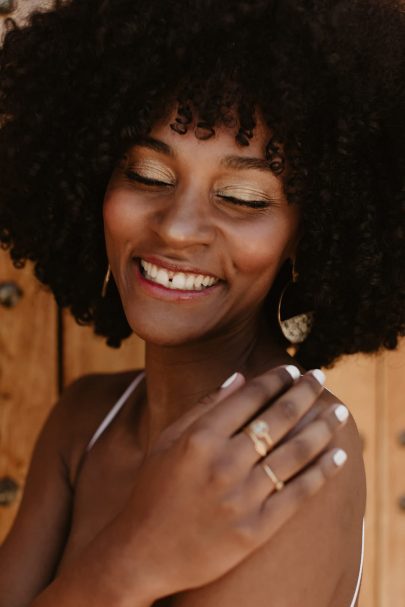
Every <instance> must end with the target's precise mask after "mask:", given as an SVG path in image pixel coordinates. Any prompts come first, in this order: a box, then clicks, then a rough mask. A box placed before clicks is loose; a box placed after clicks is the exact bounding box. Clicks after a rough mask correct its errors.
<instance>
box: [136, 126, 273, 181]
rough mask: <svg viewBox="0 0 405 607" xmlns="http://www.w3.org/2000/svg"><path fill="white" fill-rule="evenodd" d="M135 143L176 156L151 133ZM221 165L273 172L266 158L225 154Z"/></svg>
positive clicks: (137, 139) (166, 154)
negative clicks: (151, 135)
mask: <svg viewBox="0 0 405 607" xmlns="http://www.w3.org/2000/svg"><path fill="white" fill-rule="evenodd" d="M132 143H133V145H136V146H141V147H144V148H148V149H150V150H153V151H154V152H160V153H161V154H164V155H165V156H170V157H172V158H174V157H175V155H176V154H175V152H174V150H173V148H171V147H170V145H168V144H167V143H164V142H163V141H160V140H159V139H155V138H154V137H150V136H149V135H144V136H140V137H137V138H136V139H134V140H133V142H132ZM220 164H221V166H224V167H225V168H228V169H235V170H240V171H242V170H246V169H256V170H258V171H266V172H267V173H272V171H271V169H270V163H269V161H268V160H265V159H264V158H253V157H250V156H234V155H232V156H225V158H223V159H222V160H221V162H220Z"/></svg>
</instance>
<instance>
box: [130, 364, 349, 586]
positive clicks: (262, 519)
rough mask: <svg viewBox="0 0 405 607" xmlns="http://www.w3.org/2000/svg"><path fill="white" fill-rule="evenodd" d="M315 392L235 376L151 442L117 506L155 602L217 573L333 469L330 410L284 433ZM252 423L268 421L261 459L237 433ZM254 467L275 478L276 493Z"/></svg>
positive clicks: (279, 374) (284, 379) (281, 374)
mask: <svg viewBox="0 0 405 607" xmlns="http://www.w3.org/2000/svg"><path fill="white" fill-rule="evenodd" d="M322 390H323V387H322V385H321V384H320V383H319V382H318V381H317V379H316V377H315V376H314V375H313V374H312V372H308V373H306V374H305V375H303V376H302V377H301V378H299V379H298V380H297V381H296V382H294V381H293V379H292V377H291V375H290V374H289V373H288V371H286V368H285V367H277V368H275V369H272V370H270V371H268V372H266V373H264V374H263V375H261V376H259V377H257V378H255V379H253V380H251V381H249V382H248V383H245V382H244V378H243V377H242V376H241V375H238V377H237V378H236V380H235V381H234V382H233V384H231V386H229V387H228V388H226V389H221V390H219V391H218V392H217V393H215V394H214V395H211V396H210V397H208V398H207V399H204V401H203V402H200V403H198V404H197V405H196V407H194V408H193V409H192V410H191V411H189V412H188V413H187V414H186V415H185V416H183V417H182V418H180V419H179V420H177V421H176V422H175V423H174V424H172V425H171V426H169V427H168V428H166V430H165V431H164V432H163V433H162V434H161V435H160V437H159V439H158V440H157V442H156V443H155V444H154V447H153V450H152V452H151V453H150V454H149V455H148V456H147V458H146V459H145V461H144V463H143V464H142V466H141V467H140V469H139V472H138V473H137V476H136V479H135V486H134V489H133V493H132V496H131V499H130V501H129V502H128V504H127V509H126V515H127V516H129V517H130V518H131V519H132V521H133V522H134V524H135V527H137V526H138V534H137V538H138V546H139V545H140V544H139V541H140V542H141V545H142V553H143V554H145V558H146V559H147V563H148V571H150V573H151V576H152V577H153V578H154V580H155V588H156V590H157V592H158V593H160V594H159V596H166V595H168V594H173V593H175V592H179V591H181V590H185V589H188V588H192V587H196V586H201V585H205V584H207V583H209V582H211V581H213V580H214V579H217V578H218V577H220V576H222V575H224V574H225V573H227V572H228V571H229V570H230V569H232V568H233V567H235V566H236V565H237V564H238V563H239V562H241V561H242V560H243V559H244V558H246V557H247V556H248V555H249V554H250V553H251V552H253V551H254V550H256V549H257V548H258V547H260V546H261V545H262V544H263V543H265V542H268V540H269V539H270V538H271V537H272V535H274V534H275V533H276V531H277V530H278V529H279V528H280V527H281V526H282V525H283V524H284V523H285V522H286V521H287V520H288V519H289V518H290V517H291V516H292V515H293V514H294V513H295V512H296V511H297V510H298V509H299V508H300V506H301V505H302V504H303V503H304V502H305V500H306V499H307V498H308V497H309V496H311V495H313V494H314V493H316V492H317V491H319V489H320V488H321V487H322V486H323V485H324V483H326V482H328V479H330V478H332V477H333V476H334V475H335V474H336V472H337V471H338V470H339V469H340V468H339V467H338V466H337V465H336V464H335V463H334V461H333V459H332V456H333V455H334V453H335V452H336V451H337V450H336V449H333V450H332V451H327V445H328V443H329V442H330V440H331V439H332V437H333V435H334V433H335V432H336V430H337V428H338V427H340V426H342V425H343V423H345V422H340V421H339V420H338V419H337V417H336V416H335V415H334V410H335V409H336V407H337V406H338V404H339V403H337V404H336V405H332V406H330V407H329V408H328V409H327V410H325V411H324V412H323V413H322V414H321V415H320V416H319V417H318V418H317V419H315V420H314V421H311V422H310V423H308V424H307V425H306V426H305V427H304V428H303V429H302V430H300V431H299V432H298V433H296V434H294V435H293V436H291V431H292V430H293V429H294V427H295V426H296V425H297V424H298V422H299V421H300V420H302V417H303V416H304V415H305V414H306V413H307V412H309V410H310V409H311V408H313V407H314V405H315V403H316V402H317V400H318V398H319V396H320V394H321V392H322ZM270 402H271V406H269V403H270ZM255 418H256V419H262V420H265V421H266V422H267V423H268V425H269V428H270V434H271V437H272V439H273V440H274V446H273V448H272V450H271V451H270V452H269V454H268V455H267V456H266V457H264V458H262V457H261V456H260V455H259V454H258V453H257V452H256V450H255V448H254V444H253V442H252V440H251V438H250V437H249V436H248V435H247V434H246V433H245V432H244V431H243V428H244V427H245V426H246V425H247V424H248V423H249V422H250V421H252V419H255ZM289 433H290V434H289ZM287 434H289V435H290V436H291V438H290V439H289V440H285V441H284V442H282V439H283V438H285V436H286V435H287ZM262 464H268V465H269V466H270V467H271V469H272V470H274V472H275V474H276V475H277V477H278V478H279V479H280V480H282V481H284V483H285V486H284V488H283V489H282V490H281V491H276V490H275V486H274V483H273V481H272V480H271V479H270V478H269V476H267V474H266V473H265V471H264V469H263V466H262ZM309 464H310V465H309ZM140 537H141V538H142V540H140V539H139V538H140Z"/></svg>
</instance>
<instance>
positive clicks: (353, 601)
mask: <svg viewBox="0 0 405 607" xmlns="http://www.w3.org/2000/svg"><path fill="white" fill-rule="evenodd" d="M363 560H364V517H363V529H362V535H361V557H360V571H359V577H358V578H357V585H356V590H355V591H354V597H353V600H352V602H351V605H350V607H354V605H355V603H356V600H357V597H358V594H359V590H360V581H361V575H362V573H363Z"/></svg>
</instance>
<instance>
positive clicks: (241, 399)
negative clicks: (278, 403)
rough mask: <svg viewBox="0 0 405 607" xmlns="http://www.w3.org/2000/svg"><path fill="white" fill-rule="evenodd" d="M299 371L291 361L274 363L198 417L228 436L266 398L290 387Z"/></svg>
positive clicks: (255, 410)
mask: <svg viewBox="0 0 405 607" xmlns="http://www.w3.org/2000/svg"><path fill="white" fill-rule="evenodd" d="M300 375H301V374H300V371H299V370H298V368H297V367H295V366H293V365H283V366H280V367H275V368H273V369H271V370H270V371H267V372H266V373H264V374H263V375H259V376H258V377H256V378H255V379H253V380H251V381H250V382H247V383H246V384H245V385H244V386H242V387H241V388H240V389H239V390H237V391H236V392H235V393H232V394H231V395H227V397H226V398H224V399H222V402H221V406H220V407H216V408H214V409H211V410H210V411H208V412H207V413H206V414H205V415H204V416H203V418H201V421H203V423H204V425H208V426H210V427H211V428H215V431H216V432H217V433H218V434H223V435H225V436H230V435H231V434H233V433H234V432H235V431H237V430H238V428H240V426H241V425H242V424H243V423H245V422H246V420H247V419H249V418H250V417H251V416H252V415H254V414H255V413H256V412H257V411H258V410H259V409H260V408H261V407H262V406H263V405H265V404H266V403H267V402H268V401H269V400H270V399H274V398H276V397H277V396H279V395H280V394H282V393H283V392H284V391H285V390H287V389H288V388H290V387H291V386H292V385H293V383H294V381H296V380H297V379H298V377H300Z"/></svg>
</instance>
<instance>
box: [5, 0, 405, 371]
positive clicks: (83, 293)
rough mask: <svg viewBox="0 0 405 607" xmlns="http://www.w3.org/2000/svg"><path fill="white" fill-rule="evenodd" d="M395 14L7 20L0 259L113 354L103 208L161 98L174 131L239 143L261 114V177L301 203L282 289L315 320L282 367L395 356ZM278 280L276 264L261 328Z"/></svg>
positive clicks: (117, 315) (137, 3)
mask: <svg viewBox="0 0 405 607" xmlns="http://www.w3.org/2000/svg"><path fill="white" fill-rule="evenodd" d="M404 19H405V13H404V8H403V5H402V2H401V0H389V1H388V0H279V1H275V0H250V1H248V0H245V1H239V0H221V2H219V1H218V0H175V1H174V0H173V1H168V0H69V1H62V0H56V2H55V5H54V7H53V9H52V10H50V11H48V12H39V11H36V12H35V13H33V14H32V15H31V17H30V20H29V22H28V23H27V24H26V25H25V26H20V27H18V26H17V25H16V24H15V22H14V21H13V20H11V19H8V20H7V21H6V29H7V33H6V35H5V38H4V42H3V46H2V48H1V50H0V125H1V128H0V167H1V177H0V242H1V243H2V247H3V248H5V249H9V250H10V255H11V258H12V260H13V262H14V264H15V265H16V266H17V267H21V266H23V265H24V263H25V260H31V261H33V262H34V263H35V275H36V277H37V278H38V279H39V280H40V281H42V283H44V284H45V285H48V287H49V288H50V289H51V290H52V292H53V293H54V295H55V298H56V301H57V303H58V305H59V306H61V307H69V308H70V310H71V312H72V314H73V316H74V317H75V318H76V320H77V322H78V323H79V324H90V323H91V324H93V325H94V330H95V332H96V333H97V334H99V335H103V336H106V337H107V338H108V339H107V343H108V344H109V345H110V346H112V347H119V346H120V344H121V340H122V339H124V338H126V337H128V336H129V335H130V334H131V328H130V326H129V324H128V322H127V320H126V318H125V315H124V312H123V309H122V305H121V301H120V298H119V294H118V291H117V289H116V287H115V285H114V284H112V285H110V287H109V290H108V295H107V297H106V298H105V299H103V298H102V297H101V295H100V291H101V285H102V282H103V277H104V274H105V271H106V268H107V263H108V261H107V257H106V251H105V243H104V232H103V222H102V201H103V197H104V193H105V189H106V186H107V183H108V180H109V178H110V175H111V173H112V170H113V168H114V166H115V165H116V163H117V161H118V160H119V159H120V158H121V157H122V154H123V152H124V151H125V150H126V149H127V148H128V146H129V145H130V144H131V142H133V141H134V139H135V138H136V137H137V136H140V135H142V134H147V133H148V132H149V131H150V129H151V127H152V126H153V125H154V124H155V123H156V121H157V120H158V119H160V118H162V117H163V116H166V114H167V112H168V109H169V108H170V107H173V104H174V103H177V104H178V106H177V107H178V114H177V118H176V120H175V121H174V122H173V123H172V128H174V129H175V130H177V131H178V132H180V133H182V132H185V131H186V130H187V128H189V127H188V125H189V124H190V123H191V121H192V117H193V114H195V116H196V117H197V118H198V125H197V128H196V135H197V137H201V138H206V137H209V136H210V135H211V134H212V133H213V132H214V127H215V126H217V125H221V124H223V125H226V126H229V128H234V129H235V137H236V141H237V142H238V144H239V145H241V146H243V145H249V139H250V138H251V136H252V133H253V130H254V127H255V118H254V116H255V108H260V110H261V113H262V115H263V117H264V119H265V122H266V124H267V125H268V126H269V127H270V129H271V133H272V137H271V140H270V141H269V142H268V145H267V148H266V151H267V157H268V160H269V169H270V170H272V171H274V172H275V173H276V174H277V175H280V176H281V177H280V178H281V179H283V183H284V188H285V193H286V196H287V200H288V202H289V204H299V205H300V206H301V207H302V233H303V236H302V239H301V241H300V244H299V248H298V251H297V262H296V268H295V269H296V270H297V271H298V274H299V280H298V283H297V285H296V287H295V288H296V289H298V290H299V299H300V301H301V302H302V306H303V308H302V311H304V307H305V311H306V310H307V309H312V310H313V311H314V313H315V317H314V318H315V320H314V325H313V328H312V332H311V334H310V335H309V337H308V338H307V339H306V340H305V341H304V342H303V343H302V344H300V345H299V346H298V348H297V352H296V359H297V361H298V362H300V363H301V364H302V365H304V366H305V367H307V368H310V367H315V366H325V367H326V366H332V363H334V362H335V361H336V359H337V358H338V357H339V356H341V355H343V354H352V353H356V352H370V353H371V352H376V351H378V350H379V349H380V348H382V347H384V348H388V349H394V348H396V347H397V346H398V337H399V336H401V335H404V301H405V298H404V290H405V289H404V283H405V281H404V274H403V262H404V258H405V255H404V253H405V251H404V238H403V234H404V230H403V219H402V218H403V215H402V214H401V211H402V210H403V207H404V200H405V185H404V175H405V163H404V159H405V155H404V150H405V137H404V114H405V107H404V75H405V69H404V68H405V65H404V64H405V52H404V51H405V27H404ZM174 107H175V106H174ZM231 109H233V111H231ZM288 278H290V268H289V267H288V263H287V262H286V265H285V266H283V268H282V269H281V270H280V273H279V275H278V277H277V279H276V281H275V284H274V285H273V287H272V289H271V292H270V294H269V297H268V300H267V302H266V305H267V306H268V311H269V315H270V314H272V315H273V316H275V315H276V312H275V310H276V303H277V300H278V297H279V295H280V291H281V288H282V287H283V285H284V283H285V280H286V279H288ZM286 296H287V294H286ZM304 302H305V305H304ZM275 325H276V323H275ZM280 339H281V332H280ZM283 339H284V338H283ZM283 343H284V345H287V342H286V341H284V342H283Z"/></svg>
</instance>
